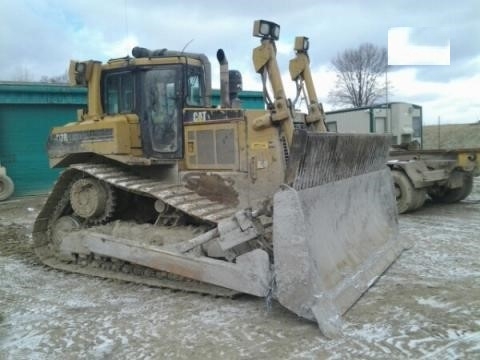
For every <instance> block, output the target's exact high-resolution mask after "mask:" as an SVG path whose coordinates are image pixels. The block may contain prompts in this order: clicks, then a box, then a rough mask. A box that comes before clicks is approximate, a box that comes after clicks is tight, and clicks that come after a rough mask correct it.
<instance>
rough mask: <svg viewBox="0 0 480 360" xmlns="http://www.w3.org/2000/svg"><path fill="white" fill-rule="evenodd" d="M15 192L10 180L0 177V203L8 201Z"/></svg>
mask: <svg viewBox="0 0 480 360" xmlns="http://www.w3.org/2000/svg"><path fill="white" fill-rule="evenodd" d="M14 190H15V185H14V184H13V181H12V179H10V177H9V176H7V175H0V201H3V200H6V199H8V198H9V197H10V196H11V195H12V194H13V191H14Z"/></svg>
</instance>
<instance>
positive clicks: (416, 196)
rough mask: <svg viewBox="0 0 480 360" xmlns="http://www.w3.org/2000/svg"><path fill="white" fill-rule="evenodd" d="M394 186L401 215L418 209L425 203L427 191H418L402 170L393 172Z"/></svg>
mask: <svg viewBox="0 0 480 360" xmlns="http://www.w3.org/2000/svg"><path fill="white" fill-rule="evenodd" d="M392 177H393V185H394V187H395V197H396V200H397V209H398V213H399V214H403V213H406V212H408V211H413V210H415V209H418V208H419V207H421V206H422V205H423V203H424V202H425V196H426V193H425V190H423V189H420V190H417V189H415V188H414V187H413V184H412V183H411V182H410V180H409V179H408V177H407V175H405V173H404V172H403V171H400V170H392Z"/></svg>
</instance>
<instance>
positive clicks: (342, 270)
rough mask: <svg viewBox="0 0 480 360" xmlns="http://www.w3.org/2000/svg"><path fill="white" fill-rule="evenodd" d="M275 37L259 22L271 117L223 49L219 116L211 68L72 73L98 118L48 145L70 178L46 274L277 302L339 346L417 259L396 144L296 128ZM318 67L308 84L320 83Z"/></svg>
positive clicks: (202, 61) (136, 58)
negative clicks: (377, 291) (390, 160)
mask: <svg viewBox="0 0 480 360" xmlns="http://www.w3.org/2000/svg"><path fill="white" fill-rule="evenodd" d="M279 33H280V26H279V25H277V24H275V23H273V22H269V21H265V20H257V21H255V22H254V27H253V35H254V36H255V37H259V38H260V45H259V46H257V47H255V48H254V50H253V65H254V68H255V71H256V72H257V73H258V74H260V75H261V78H262V83H263V87H264V94H265V103H266V108H265V109H264V110H246V109H242V108H241V107H240V106H239V103H238V101H237V100H238V99H236V96H235V94H236V93H237V92H238V90H239V89H241V80H240V79H241V76H240V74H239V72H238V71H234V70H229V68H228V61H227V58H226V55H225V52H224V51H223V50H222V49H220V50H219V51H218V52H217V60H218V62H219V65H220V82H221V84H220V94H221V105H220V106H218V107H213V106H212V105H211V92H212V90H211V89H212V88H211V77H212V74H211V64H210V62H209V60H208V58H207V57H206V56H205V55H203V54H197V53H188V52H184V51H172V50H167V49H159V50H149V49H145V48H140V47H136V48H134V49H133V50H132V56H127V57H124V58H118V59H112V60H109V61H108V62H107V63H104V64H102V63H101V62H98V61H94V60H89V61H72V62H71V64H70V71H69V75H70V79H71V82H72V83H73V84H74V85H77V86H87V87H88V92H87V94H88V95H87V96H88V109H86V111H85V110H81V111H79V112H78V114H77V119H76V121H73V122H71V123H67V124H65V125H64V126H60V127H56V128H53V129H52V131H51V134H50V136H49V139H48V144H47V149H48V156H49V161H50V165H51V166H52V167H56V168H65V170H64V171H63V173H62V174H61V175H60V176H59V178H58V180H57V182H56V184H55V186H54V188H53V190H52V192H51V194H50V195H49V197H48V198H47V200H46V203H45V205H44V207H43V208H42V210H41V211H40V213H39V215H38V217H37V219H36V221H35V224H34V229H33V237H34V243H35V248H36V253H37V255H38V256H39V258H40V259H41V260H42V262H43V263H45V264H46V265H48V266H51V267H54V268H57V269H62V270H65V271H71V272H78V273H82V274H89V275H94V276H101V277H106V278H113V279H120V280H126V281H133V282H138V283H142V284H147V285H150V286H159V287H165V288H173V289H181V290H185V291H192V292H199V293H206V294H212V295H214V296H227V297H231V296H235V295H236V294H250V295H253V296H258V297H264V298H266V299H274V300H276V301H278V302H279V303H280V304H281V305H282V306H284V307H286V308H287V309H289V310H291V311H292V312H294V313H295V314H297V315H298V316H300V317H303V318H306V319H309V320H312V321H316V322H317V323H318V326H319V328H320V330H321V331H322V332H323V334H324V335H326V336H327V337H334V336H337V335H339V334H340V333H341V326H342V315H343V314H344V313H345V312H346V311H347V310H348V309H349V308H350V307H351V306H352V305H353V304H354V303H355V302H356V301H357V300H358V299H359V298H360V296H361V295H362V294H363V293H364V292H365V291H366V290H367V289H368V288H369V287H370V286H371V285H372V284H373V283H374V282H375V280H376V279H377V278H378V277H379V276H380V275H381V274H382V273H383V272H384V271H385V270H386V269H387V268H388V267H389V266H390V265H391V264H392V263H393V262H394V261H395V259H396V258H397V257H398V256H399V254H400V253H401V252H402V250H403V249H404V247H405V246H404V242H403V241H402V238H401V237H400V236H399V231H398V220H397V212H396V205H395V196H394V192H393V183H392V179H391V175H390V171H389V170H388V168H386V166H385V163H386V158H387V155H388V148H389V139H388V138H387V137H385V136H383V135H377V134H367V135H354V134H336V133H328V132H326V128H325V124H324V121H323V117H322V113H323V109H321V104H320V105H319V104H318V103H317V104H316V105H314V106H313V108H315V110H314V114H313V115H312V116H306V117H305V119H304V120H303V124H302V126H296V125H295V121H294V111H293V108H292V103H291V101H290V100H289V99H287V97H286V95H285V90H284V86H283V83H282V78H281V75H280V69H279V65H278V62H277V58H276V41H277V40H278V39H279ZM302 46H305V44H304V45H302ZM296 47H297V45H296ZM301 54H302V52H297V58H298V57H299V56H301ZM301 61H302V60H298V61H297V64H300V62H301ZM305 65H306V64H305ZM307 68H308V66H303V68H302V66H301V65H299V66H298V67H297V68H296V77H297V78H299V77H300V78H306V79H309V77H308V76H306V75H305V74H306V73H305V71H306V70H305V69H307ZM302 69H303V70H302ZM307 75H308V74H307ZM269 87H270V88H269ZM270 93H272V95H273V96H272V97H271V96H270Z"/></svg>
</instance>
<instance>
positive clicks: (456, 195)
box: [428, 171, 473, 204]
mask: <svg viewBox="0 0 480 360" xmlns="http://www.w3.org/2000/svg"><path fill="white" fill-rule="evenodd" d="M459 172H460V173H461V174H462V186H461V187H459V188H455V189H449V188H445V189H444V190H443V191H441V192H434V193H429V194H428V195H429V196H430V198H431V199H432V201H434V202H437V203H443V204H452V203H456V202H459V201H461V200H463V199H465V198H466V197H467V196H468V195H470V193H471V192H472V189H473V176H472V174H470V173H467V172H464V171H459Z"/></svg>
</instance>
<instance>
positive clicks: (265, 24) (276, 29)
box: [253, 20, 280, 40]
mask: <svg viewBox="0 0 480 360" xmlns="http://www.w3.org/2000/svg"><path fill="white" fill-rule="evenodd" d="M253 36H257V37H261V38H264V39H273V40H278V38H279V37H280V25H278V24H275V23H274V22H271V21H266V20H255V22H254V23H253Z"/></svg>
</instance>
